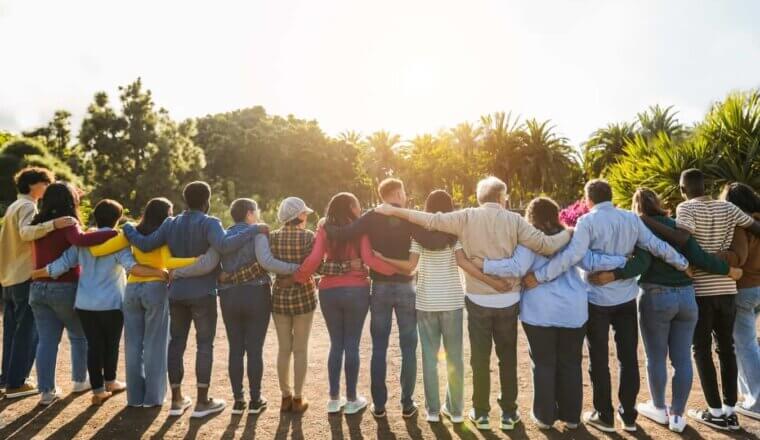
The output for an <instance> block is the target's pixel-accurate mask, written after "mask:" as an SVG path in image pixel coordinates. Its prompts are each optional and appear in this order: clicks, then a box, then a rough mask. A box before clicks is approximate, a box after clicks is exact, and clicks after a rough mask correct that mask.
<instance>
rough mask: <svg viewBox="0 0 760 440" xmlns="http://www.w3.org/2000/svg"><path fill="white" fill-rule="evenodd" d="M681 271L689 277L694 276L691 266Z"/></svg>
mask: <svg viewBox="0 0 760 440" xmlns="http://www.w3.org/2000/svg"><path fill="white" fill-rule="evenodd" d="M683 273H685V274H686V276H687V277H689V278H694V269H692V268H691V266H689V267H687V268H686V270H685V271H683Z"/></svg>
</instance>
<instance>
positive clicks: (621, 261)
mask: <svg viewBox="0 0 760 440" xmlns="http://www.w3.org/2000/svg"><path fill="white" fill-rule="evenodd" d="M627 262H628V258H626V257H623V256H619V255H608V254H605V253H602V252H596V251H592V250H589V251H587V252H586V255H585V256H584V257H583V260H581V262H580V263H579V264H578V265H579V266H580V268H581V269H583V270H585V271H586V272H599V271H602V270H613V269H617V268H619V267H623V266H625V265H626V263H627Z"/></svg>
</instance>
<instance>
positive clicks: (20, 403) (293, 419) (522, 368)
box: [0, 312, 760, 440]
mask: <svg viewBox="0 0 760 440" xmlns="http://www.w3.org/2000/svg"><path fill="white" fill-rule="evenodd" d="M219 317H220V318H219V322H218V329H217V335H216V342H215V348H214V355H215V358H214V370H213V373H214V379H213V381H212V385H211V393H212V395H213V396H216V397H221V398H224V399H226V400H227V401H228V403H229V402H230V401H231V400H232V393H231V391H230V388H229V381H228V375H227V339H226V334H225V331H224V327H223V324H222V320H221V313H220V314H219ZM465 328H466V326H465ZM391 338H392V339H391V340H392V342H391V348H390V351H389V355H388V384H389V405H388V417H387V418H386V419H385V420H380V421H376V420H375V419H374V418H373V417H372V416H371V415H370V414H369V413H368V412H364V413H361V414H357V415H353V416H341V415H335V416H328V415H327V413H326V410H325V403H326V397H327V396H326V393H327V367H326V365H327V352H328V348H329V339H328V335H327V329H326V327H325V324H324V320H323V318H322V315H321V314H320V313H319V312H318V313H317V316H315V319H314V329H313V332H312V337H311V349H310V360H309V373H308V378H307V385H306V398H307V399H309V400H310V401H311V408H310V409H309V410H308V412H307V413H306V414H304V415H303V416H302V417H297V416H289V415H282V416H281V415H280V412H279V398H280V396H279V389H278V385H277V377H276V369H275V365H274V363H275V357H276V351H277V339H276V336H275V334H274V326H273V325H271V324H270V328H269V334H268V336H267V341H266V348H265V373H264V384H263V392H264V395H265V396H266V397H267V398H268V399H269V401H270V408H269V409H268V410H267V411H265V412H264V413H263V414H261V415H260V416H258V417H253V416H252V417H248V416H232V415H231V414H230V411H229V409H227V410H225V411H224V412H223V413H221V414H219V415H217V416H216V417H213V418H208V419H205V420H202V421H195V420H193V421H191V420H190V418H189V412H188V413H186V414H185V415H184V416H183V417H179V418H168V417H167V412H166V411H167V409H166V408H167V405H165V406H164V408H163V409H160V410H159V409H134V408H127V407H126V398H125V396H124V395H120V396H117V397H115V398H113V399H111V400H110V401H108V402H107V403H106V404H105V405H103V406H102V407H100V408H96V407H91V406H90V405H89V401H90V396H89V394H84V395H73V394H68V393H69V391H70V389H71V384H70V379H69V377H70V369H69V349H68V342H67V341H65V339H66V338H65V337H64V342H63V343H62V344H61V350H60V352H59V356H58V374H57V383H58V386H60V387H61V388H62V389H63V391H64V395H65V397H64V399H62V400H61V401H59V402H57V403H56V404H54V405H53V406H51V407H49V408H45V409H42V408H40V407H38V406H36V404H37V397H29V398H26V399H22V400H15V401H9V400H3V401H0V427H2V428H1V429H0V439H31V438H40V439H41V438H53V439H73V438H76V439H90V438H93V439H107V440H121V439H133V438H134V439H137V438H156V439H158V438H167V439H193V438H199V439H216V438H225V439H233V438H235V439H237V438H245V439H251V438H258V439H272V438H275V439H286V438H293V439H323V438H350V439H375V438H379V439H406V438H441V439H459V438H461V439H481V438H484V439H496V438H539V439H541V438H549V439H554V438H571V439H586V438H604V437H607V436H603V435H601V434H600V433H599V432H598V431H594V430H593V428H589V429H588V430H587V429H586V428H585V427H583V426H582V427H581V428H580V429H578V430H577V431H575V432H572V431H570V432H562V431H550V432H542V431H539V430H538V429H536V427H535V426H534V425H533V424H532V423H531V422H530V421H529V420H527V419H528V417H527V415H528V414H529V411H530V402H531V399H532V394H531V377H530V359H529V357H528V353H527V343H526V340H525V336H524V334H523V332H522V330H520V345H519V355H518V356H519V366H518V368H519V372H518V375H519V379H518V380H519V389H520V395H519V405H520V410H521V412H522V415H523V420H524V421H525V423H524V424H522V425H521V426H520V427H519V428H518V429H517V430H516V431H515V432H513V433H509V434H506V433H503V432H501V431H498V430H496V429H494V430H493V431H491V432H478V431H476V430H475V429H474V428H473V426H472V425H471V424H469V423H465V424H463V425H459V426H453V425H452V424H451V423H449V422H448V421H447V422H445V423H443V424H433V425H431V424H428V423H427V422H425V420H424V411H421V413H423V414H420V415H419V416H418V417H416V418H413V419H410V420H405V419H403V418H402V417H401V412H400V408H399V407H398V404H396V403H395V402H398V399H399V385H398V374H399V370H400V351H399V349H398V342H397V341H398V339H397V335H396V333H395V328H394V334H393V335H392V336H391ZM193 339H194V335H192V334H191V341H192V340H193ZM466 339H467V336H466V335H465V340H466ZM194 346H195V345H194V343H193V342H190V343H189V344H188V351H187V353H188V354H187V355H186V357H185V366H186V375H185V377H186V384H187V386H186V387H185V389H186V390H187V391H193V390H192V389H191V388H190V387H191V386H192V385H193V384H194V381H195V374H194ZM370 352H371V341H370V337H369V329H368V327H367V328H365V331H364V335H363V339H362V358H361V361H362V365H361V370H360V377H359V390H360V393H362V394H364V395H365V396H367V397H368V398H369V358H370ZM612 352H613V353H614V350H613V351H612ZM122 353H123V352H122ZM465 359H466V360H467V359H469V344H468V343H467V342H466V343H465ZM639 359H640V365H641V370H640V371H641V374H642V391H641V394H640V400H645V399H647V398H648V392H647V390H646V384H645V380H644V374H645V370H644V356H643V354H640V356H639ZM123 362H124V360H123V356H122V359H121V367H120V370H119V377H120V378H121V379H123V377H124V367H123ZM585 363H586V359H584V366H585ZM465 364H467V361H466V362H465ZM496 368H497V367H496V358H495V356H494V357H493V359H492V371H494V372H495V371H496ZM615 369H616V368H614V367H613V370H612V371H613V374H614V371H615ZM420 370H421V366H420V368H418V385H417V390H416V398H417V402H418V403H420V405H421V406H422V404H423V388H422V375H421V374H422V373H421V371H420ZM439 371H440V372H441V373H443V371H444V368H443V364H441V367H439ZM491 377H492V380H493V386H492V390H498V387H497V385H498V384H497V382H496V380H497V375H496V374H492V375H491ZM613 380H616V378H615V377H614V376H613ZM441 381H442V382H441V383H445V379H444V378H443V377H441ZM465 387H466V388H465V395H466V396H467V399H466V402H465V404H466V405H465V406H466V407H467V409H469V407H470V402H469V394H470V392H471V390H472V373H471V371H470V368H469V366H466V368H465ZM492 394H493V396H492V399H491V400H492V405H493V406H494V407H495V406H496V393H495V392H492ZM191 395H193V396H194V392H193V393H192V394H191ZM584 400H585V407H586V409H589V408H590V406H591V403H590V400H591V388H590V386H589V383H588V377H587V375H585V374H584ZM694 405H697V406H699V407H702V406H704V400H703V398H702V393H701V389H700V388H699V382H698V380H697V379H696V373H695V386H694V388H693V389H692V394H691V399H690V406H694ZM491 417H492V425H494V426H496V422H497V420H498V411H497V410H496V409H495V408H494V409H493V410H492V411H491ZM741 422H742V423H743V425H744V428H745V431H740V432H739V433H736V434H733V435H731V436H728V435H724V434H722V433H719V432H716V431H714V430H711V429H709V428H706V427H702V426H695V424H694V423H691V425H690V426H691V427H690V428H689V429H688V430H687V431H686V432H685V434H684V437H685V438H705V439H718V438H737V439H760V422H750V421H749V420H748V419H747V418H746V417H745V418H742V419H741ZM560 429H562V428H560ZM609 437H612V438H639V439H648V438H657V439H660V438H678V437H679V436H677V435H675V434H672V433H670V432H669V431H668V430H667V429H665V428H662V427H659V426H656V425H654V424H653V423H650V422H648V421H646V420H645V419H643V418H640V419H639V432H638V433H637V434H636V435H629V434H627V433H623V432H622V431H620V434H619V435H612V436H609Z"/></svg>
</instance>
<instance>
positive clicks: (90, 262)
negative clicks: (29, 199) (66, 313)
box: [47, 228, 137, 311]
mask: <svg viewBox="0 0 760 440" xmlns="http://www.w3.org/2000/svg"><path fill="white" fill-rule="evenodd" d="M106 229H109V228H106ZM77 265H79V266H80V267H81V269H82V273H81V274H80V275H79V284H78V286H77V295H76V300H75V301H74V307H75V308H77V309H81V310H93V311H102V310H120V309H121V301H122V298H123V296H124V289H125V288H126V285H127V278H126V274H125V272H124V271H125V270H126V271H127V272H129V271H131V270H132V268H133V267H134V266H136V265H137V261H135V257H134V256H133V255H132V251H130V250H129V248H124V249H122V250H120V251H118V252H115V253H113V254H110V255H104V256H102V257H94V256H93V255H92V253H91V252H90V250H89V249H88V248H86V247H77V246H71V247H70V248H68V249H66V251H65V252H64V253H63V254H61V256H60V257H58V259H57V260H55V261H53V262H52V263H50V264H48V266H47V270H48V273H49V274H50V277H51V278H58V277H59V276H61V275H63V274H65V273H66V272H68V271H69V270H70V269H72V268H74V267H76V266H77Z"/></svg>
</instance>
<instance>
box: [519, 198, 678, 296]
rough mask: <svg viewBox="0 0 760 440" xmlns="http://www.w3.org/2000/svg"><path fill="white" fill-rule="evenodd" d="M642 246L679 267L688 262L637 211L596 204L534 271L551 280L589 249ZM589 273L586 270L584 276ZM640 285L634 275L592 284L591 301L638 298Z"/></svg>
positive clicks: (621, 252) (612, 251)
mask: <svg viewBox="0 0 760 440" xmlns="http://www.w3.org/2000/svg"><path fill="white" fill-rule="evenodd" d="M636 246H639V247H640V248H642V249H645V250H647V251H649V253H651V254H652V255H654V256H655V257H658V258H660V259H661V260H663V261H665V262H666V263H668V264H670V265H671V266H673V267H675V268H676V269H678V270H686V268H688V267H689V262H688V261H687V260H686V258H685V257H684V256H683V255H681V254H679V253H678V252H677V251H676V250H675V249H673V248H672V247H671V246H670V245H669V244H667V243H665V242H664V241H662V240H660V239H659V238H657V237H655V236H654V234H652V232H651V231H650V230H649V228H647V227H646V226H645V225H644V223H642V222H641V219H639V217H638V216H636V214H634V213H632V212H630V211H624V210H622V209H618V208H616V207H615V206H613V205H612V203H611V202H604V203H600V204H598V205H595V206H594V207H593V208H592V209H591V212H589V213H588V214H586V215H584V216H582V217H581V218H580V219H578V224H577V225H576V226H575V232H574V233H573V239H572V240H570V243H569V244H568V245H567V247H565V249H564V250H562V251H561V252H560V253H558V254H557V255H555V256H554V257H553V258H552V259H551V260H550V261H549V263H547V264H546V265H545V266H543V267H542V268H541V269H539V270H538V271H536V272H534V273H535V275H536V279H537V280H538V282H540V283H546V282H549V281H551V280H553V279H555V278H557V277H558V276H560V275H561V274H563V273H564V272H566V271H567V270H568V269H570V268H571V267H572V266H574V265H576V264H578V263H579V262H580V261H581V260H582V259H583V257H584V256H585V255H586V251H588V250H592V251H594V252H598V253H603V254H607V255H617V256H623V257H627V256H629V255H631V254H632V253H633V250H634V247H636ZM586 276H587V274H585V273H584V274H583V277H584V279H585V277H586ZM638 291H639V288H638V286H637V284H636V279H635V278H629V279H625V280H617V281H613V282H611V283H609V284H606V285H604V286H596V285H590V286H589V296H588V301H589V302H590V303H592V304H595V305H598V306H605V307H609V306H616V305H618V304H623V303H626V302H628V301H631V300H633V299H634V298H636V295H637V294H638Z"/></svg>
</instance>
